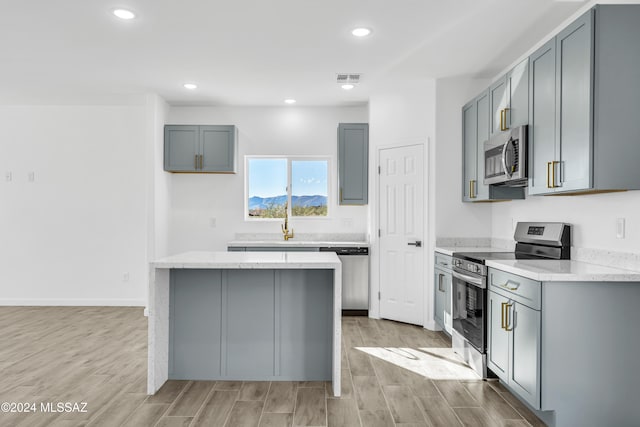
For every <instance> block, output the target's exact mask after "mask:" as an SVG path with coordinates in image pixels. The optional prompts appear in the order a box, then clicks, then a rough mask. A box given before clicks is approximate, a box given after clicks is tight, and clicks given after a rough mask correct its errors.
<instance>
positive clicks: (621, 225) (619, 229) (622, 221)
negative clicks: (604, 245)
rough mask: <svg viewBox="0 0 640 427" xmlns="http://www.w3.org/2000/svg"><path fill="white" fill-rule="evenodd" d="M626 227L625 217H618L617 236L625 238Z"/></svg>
mask: <svg viewBox="0 0 640 427" xmlns="http://www.w3.org/2000/svg"><path fill="white" fill-rule="evenodd" d="M624 228H625V219H624V218H617V219H616V238H617V239H624Z"/></svg>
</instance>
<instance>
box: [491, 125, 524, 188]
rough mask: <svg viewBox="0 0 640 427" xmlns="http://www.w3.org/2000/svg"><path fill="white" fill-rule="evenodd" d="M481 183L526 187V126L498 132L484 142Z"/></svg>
mask: <svg viewBox="0 0 640 427" xmlns="http://www.w3.org/2000/svg"><path fill="white" fill-rule="evenodd" d="M483 182H484V183H485V184H496V185H505V186H510V187H526V186H527V125H524V126H518V127H515V128H512V129H509V130H506V131H504V132H500V133H499V134H497V135H494V136H493V137H491V138H490V139H489V140H487V141H485V143H484V181H483Z"/></svg>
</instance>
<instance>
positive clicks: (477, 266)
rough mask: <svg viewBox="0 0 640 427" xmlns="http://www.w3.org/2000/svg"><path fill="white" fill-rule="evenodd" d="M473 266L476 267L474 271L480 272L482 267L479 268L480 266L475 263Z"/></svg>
mask: <svg viewBox="0 0 640 427" xmlns="http://www.w3.org/2000/svg"><path fill="white" fill-rule="evenodd" d="M475 267H476V273H480V271H481V270H482V269H481V268H480V266H479V265H476V266H475Z"/></svg>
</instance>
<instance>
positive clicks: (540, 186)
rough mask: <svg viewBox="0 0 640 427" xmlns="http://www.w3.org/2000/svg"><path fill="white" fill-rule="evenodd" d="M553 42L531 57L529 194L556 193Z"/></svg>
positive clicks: (554, 52)
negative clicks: (552, 172)
mask: <svg viewBox="0 0 640 427" xmlns="http://www.w3.org/2000/svg"><path fill="white" fill-rule="evenodd" d="M555 43H556V42H555V39H552V40H550V41H549V42H547V43H546V44H545V45H544V46H542V47H541V48H540V49H538V50H537V51H536V52H534V53H533V54H532V55H531V57H530V70H529V71H530V80H529V144H528V145H529V151H528V153H529V159H528V161H529V194H546V193H552V192H553V191H554V189H553V188H550V184H549V179H550V166H551V164H552V163H551V162H553V161H554V160H555V159H556V131H555V129H556V44H555Z"/></svg>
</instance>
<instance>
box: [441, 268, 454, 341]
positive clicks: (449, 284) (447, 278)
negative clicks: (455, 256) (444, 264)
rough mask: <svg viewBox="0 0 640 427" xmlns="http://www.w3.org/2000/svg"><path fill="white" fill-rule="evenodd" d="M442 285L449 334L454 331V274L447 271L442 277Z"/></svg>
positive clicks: (446, 326) (445, 324)
mask: <svg viewBox="0 0 640 427" xmlns="http://www.w3.org/2000/svg"><path fill="white" fill-rule="evenodd" d="M442 286H443V287H444V330H445V331H446V332H448V333H449V334H451V333H453V314H452V313H453V311H452V307H451V306H452V300H451V298H452V289H453V276H452V275H451V273H446V274H445V275H444V276H443V277H442Z"/></svg>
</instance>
